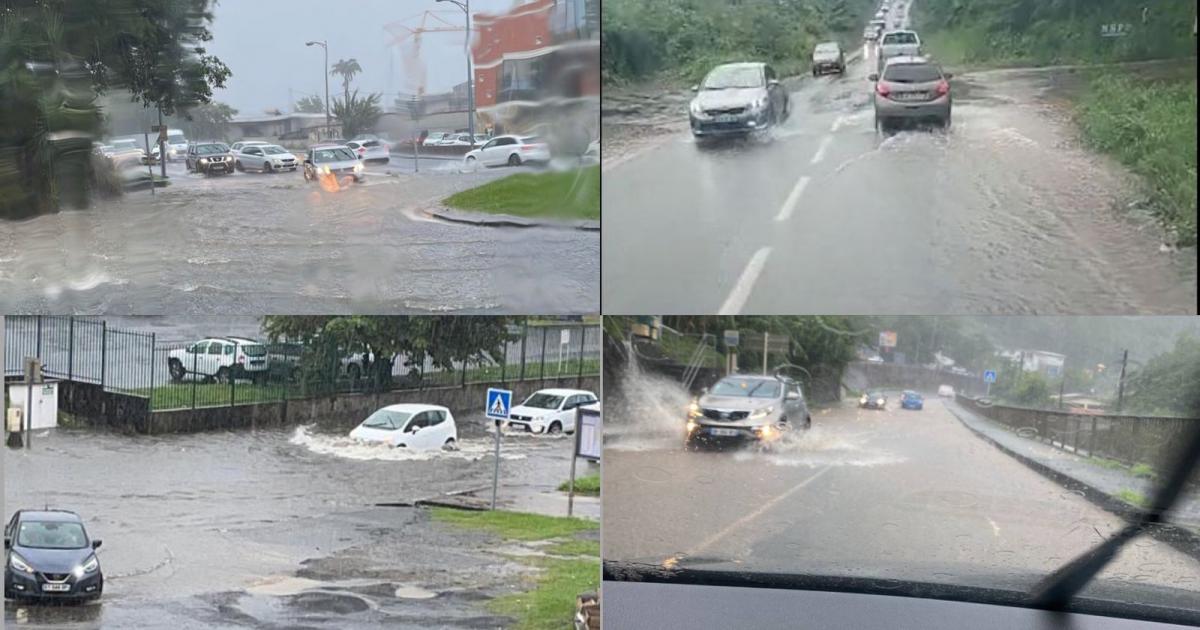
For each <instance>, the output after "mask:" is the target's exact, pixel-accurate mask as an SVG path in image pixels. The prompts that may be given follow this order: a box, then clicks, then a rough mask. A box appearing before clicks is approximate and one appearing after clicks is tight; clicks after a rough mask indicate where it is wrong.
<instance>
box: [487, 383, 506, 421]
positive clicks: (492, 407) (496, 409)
mask: <svg viewBox="0 0 1200 630" xmlns="http://www.w3.org/2000/svg"><path fill="white" fill-rule="evenodd" d="M510 409H512V391H511V390H507V389H494V388H488V391H487V408H486V409H485V412H486V413H487V417H489V418H495V419H497V420H508V412H509V410H510Z"/></svg>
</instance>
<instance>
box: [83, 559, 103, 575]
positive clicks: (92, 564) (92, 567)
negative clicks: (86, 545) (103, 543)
mask: <svg viewBox="0 0 1200 630" xmlns="http://www.w3.org/2000/svg"><path fill="white" fill-rule="evenodd" d="M99 568H100V560H99V558H97V557H96V556H95V555H94V554H93V555H92V557H91V558H88V561H87V562H84V563H83V572H84V573H95V572H96V569H99Z"/></svg>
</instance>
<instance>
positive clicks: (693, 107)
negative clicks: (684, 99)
mask: <svg viewBox="0 0 1200 630" xmlns="http://www.w3.org/2000/svg"><path fill="white" fill-rule="evenodd" d="M690 108H691V110H692V115H694V116H699V115H700V114H701V113H702V110H701V109H700V103H697V102H696V101H692V104H691V106H690Z"/></svg>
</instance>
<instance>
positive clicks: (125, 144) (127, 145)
mask: <svg viewBox="0 0 1200 630" xmlns="http://www.w3.org/2000/svg"><path fill="white" fill-rule="evenodd" d="M112 147H113V148H114V149H121V150H125V149H136V148H137V144H136V143H135V142H134V141H133V140H116V141H114V142H113V143H112Z"/></svg>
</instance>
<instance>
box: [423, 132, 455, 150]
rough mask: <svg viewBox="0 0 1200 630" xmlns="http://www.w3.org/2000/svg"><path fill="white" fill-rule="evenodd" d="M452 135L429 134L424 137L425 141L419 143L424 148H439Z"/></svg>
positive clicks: (445, 133)
mask: <svg viewBox="0 0 1200 630" xmlns="http://www.w3.org/2000/svg"><path fill="white" fill-rule="evenodd" d="M452 135H453V134H451V133H449V132H445V131H439V132H435V133H431V134H429V135H428V136H426V137H425V140H424V141H423V142H421V146H425V147H436V146H439V145H441V144H442V143H443V142H445V141H446V140H447V139H449V138H450V137H451V136H452Z"/></svg>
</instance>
